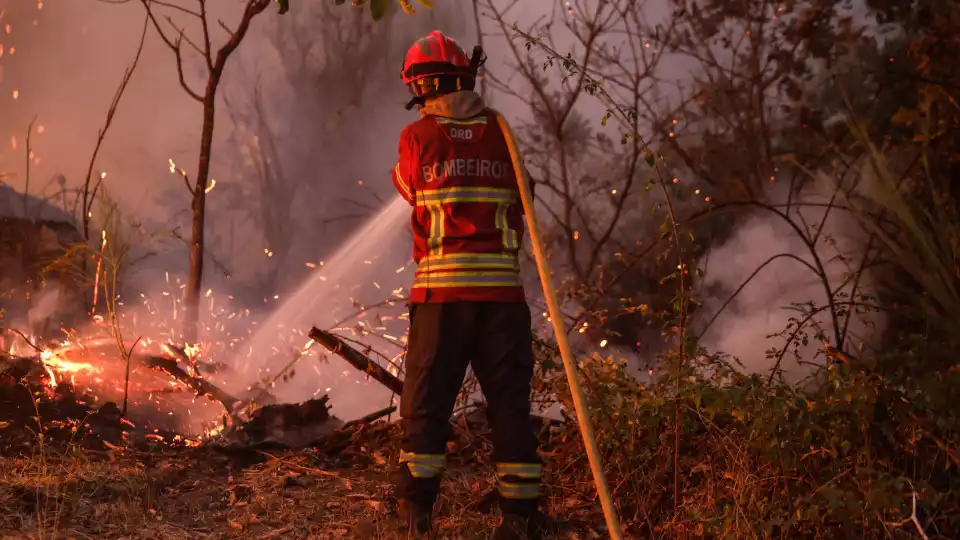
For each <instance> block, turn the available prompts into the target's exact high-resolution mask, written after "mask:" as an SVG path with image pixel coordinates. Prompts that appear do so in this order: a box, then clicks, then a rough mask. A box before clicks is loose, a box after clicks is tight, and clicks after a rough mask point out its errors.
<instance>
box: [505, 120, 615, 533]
mask: <svg viewBox="0 0 960 540" xmlns="http://www.w3.org/2000/svg"><path fill="white" fill-rule="evenodd" d="M497 122H498V123H499V124H500V129H501V130H502V131H503V136H504V138H505V139H506V141H507V148H508V149H509V150H510V161H511V162H513V169H514V171H516V174H517V185H518V187H519V188H520V201H521V202H522V203H523V212H524V215H526V217H527V227H528V228H529V229H530V243H531V244H532V245H533V255H534V258H535V259H536V261H537V271H538V272H539V273H540V283H541V284H542V286H543V296H544V297H545V298H546V300H547V310H548V311H549V313H550V320H551V322H552V323H553V331H554V333H555V334H556V336H557V346H558V347H559V348H560V357H561V358H562V359H563V368H564V371H565V372H566V374H567V382H568V383H569V384H570V393H571V395H572V397H573V407H574V409H575V411H576V414H577V422H578V423H579V424H580V433H582V434H583V443H584V446H585V447H586V450H587V459H588V460H589V461H590V470H591V471H592V473H593V481H594V483H595V484H596V486H597V495H599V496H600V506H601V507H602V508H603V516H604V518H605V519H606V521H607V529H609V531H610V538H613V539H615V540H622V539H623V532H621V530H620V519H619V517H618V516H617V509H616V508H615V507H614V505H613V497H611V495H610V489H609V488H608V487H607V478H606V476H605V475H604V473H603V462H602V460H601V457H600V449H599V448H597V439H596V437H595V436H594V434H593V422H592V421H591V420H590V414H589V411H587V404H586V398H585V397H584V395H583V389H582V388H581V387H580V376H579V374H578V373H577V365H576V363H575V359H574V357H573V351H571V350H570V343H569V342H568V341H567V332H566V329H565V328H564V327H563V314H562V313H561V312H560V301H559V300H557V291H556V290H555V289H554V287H553V279H552V278H551V275H550V274H551V272H550V266H549V263H548V262H547V256H546V252H545V251H544V248H543V240H542V239H541V237H540V227H539V225H538V223H537V215H536V212H535V209H534V205H533V194H532V193H531V192H530V184H529V183H528V179H527V175H526V172H525V171H526V169H524V168H523V166H522V165H521V163H520V152H519V151H518V150H517V145H516V143H515V142H514V139H513V131H512V130H511V129H510V126H509V125H508V124H507V121H506V119H505V118H504V117H503V116H502V115H501V114H500V113H497Z"/></svg>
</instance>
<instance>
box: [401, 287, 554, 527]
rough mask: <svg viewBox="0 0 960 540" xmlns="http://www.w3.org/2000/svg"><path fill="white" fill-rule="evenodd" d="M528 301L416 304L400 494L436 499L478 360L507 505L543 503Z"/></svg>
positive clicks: (529, 507)
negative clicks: (458, 411)
mask: <svg viewBox="0 0 960 540" xmlns="http://www.w3.org/2000/svg"><path fill="white" fill-rule="evenodd" d="M530 326H531V320H530V308H529V307H528V306H527V304H526V303H523V302H515V303H514V302H450V303H426V304H414V305H413V306H412V307H411V309H410V337H409V342H408V346H407V356H406V362H405V366H406V369H405V371H406V378H405V380H404V382H403V393H402V395H401V396H400V416H401V419H402V427H403V439H402V441H401V447H400V449H401V455H400V460H401V462H402V465H403V466H401V467H400V470H399V472H398V476H397V478H396V489H397V496H398V497H399V498H401V499H405V500H408V501H411V502H414V503H416V504H420V505H427V506H432V505H433V502H434V501H435V499H436V497H437V493H438V491H439V487H440V474H441V473H442V471H443V469H444V464H445V461H444V451H445V449H446V444H447V439H448V434H449V433H450V424H449V422H450V415H451V414H452V412H453V407H454V405H455V404H456V399H457V395H458V394H459V392H460V387H461V385H462V383H463V378H464V376H465V375H466V371H467V366H468V365H469V366H472V367H473V372H474V374H476V376H477V380H478V381H479V383H480V388H481V390H482V391H483V394H484V397H486V399H487V418H488V421H489V423H490V428H491V431H492V440H493V448H494V450H493V452H494V454H493V457H494V460H495V461H496V465H497V480H498V488H499V492H500V506H501V509H502V510H503V511H504V512H507V513H519V514H525V513H529V512H533V511H535V510H536V509H537V499H538V498H539V495H540V475H541V469H542V465H541V461H540V457H539V455H538V454H537V440H536V437H535V436H534V433H533V428H532V426H531V424H530V380H531V378H532V377H533V369H534V365H533V364H534V360H533V335H532V331H531V329H530Z"/></svg>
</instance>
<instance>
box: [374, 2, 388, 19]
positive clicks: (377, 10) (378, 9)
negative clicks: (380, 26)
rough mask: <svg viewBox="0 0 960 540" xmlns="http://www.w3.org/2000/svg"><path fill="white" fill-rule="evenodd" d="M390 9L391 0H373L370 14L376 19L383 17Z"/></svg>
mask: <svg viewBox="0 0 960 540" xmlns="http://www.w3.org/2000/svg"><path fill="white" fill-rule="evenodd" d="M388 11H390V0H372V2H371V3H370V14H371V15H373V20H375V21H379V20H380V19H382V18H383V17H384V16H385V15H386V14H387V12H388Z"/></svg>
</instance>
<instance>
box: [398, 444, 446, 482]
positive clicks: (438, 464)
mask: <svg viewBox="0 0 960 540" xmlns="http://www.w3.org/2000/svg"><path fill="white" fill-rule="evenodd" d="M400 463H405V464H406V465H407V469H409V470H410V476H412V477H414V478H435V477H437V476H440V473H442V472H443V469H445V468H446V465H447V458H446V456H444V455H443V454H416V453H414V452H404V451H403V450H401V451H400Z"/></svg>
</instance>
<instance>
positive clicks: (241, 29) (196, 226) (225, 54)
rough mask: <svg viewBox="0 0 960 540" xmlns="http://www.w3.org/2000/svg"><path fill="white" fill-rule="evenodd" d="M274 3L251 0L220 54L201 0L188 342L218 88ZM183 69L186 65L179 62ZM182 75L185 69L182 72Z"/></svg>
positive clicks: (195, 314)
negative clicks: (201, 70)
mask: <svg viewBox="0 0 960 540" xmlns="http://www.w3.org/2000/svg"><path fill="white" fill-rule="evenodd" d="M269 5H270V0H248V1H247V5H246V8H245V9H244V12H243V17H242V18H241V19H240V24H239V25H238V26H237V29H236V31H234V32H233V34H231V35H230V39H229V40H227V42H226V43H225V44H224V45H223V47H221V48H220V50H218V51H217V54H216V58H212V57H211V55H210V42H209V36H208V35H207V30H206V28H207V19H206V17H207V14H206V7H205V5H204V4H203V3H202V2H201V19H202V22H203V27H204V37H205V40H206V51H207V54H206V62H207V69H208V76H207V87H206V88H205V90H204V93H203V96H202V98H201V99H200V102H201V103H202V104H203V126H202V129H201V132H200V161H199V163H198V164H197V178H196V180H195V184H194V187H193V201H192V204H191V209H192V210H193V226H192V232H191V238H190V271H189V274H188V277H187V296H186V298H185V299H184V304H185V305H184V311H185V313H184V319H185V320H184V329H183V337H184V341H185V342H186V343H192V344H195V343H197V338H198V337H199V323H200V288H201V287H202V286H203V254H204V221H205V219H206V210H207V181H208V180H209V178H210V155H211V154H212V152H213V128H214V119H215V117H216V103H217V88H218V87H219V86H220V79H221V78H222V77H223V70H224V67H226V65H227V60H228V59H229V58H230V55H231V54H233V52H234V51H236V50H237V47H239V46H240V42H241V41H243V38H244V37H245V36H246V35H247V31H248V30H249V29H250V23H251V21H253V18H254V17H256V16H257V15H259V14H260V13H262V12H263V10H265V9H266V8H267V6H269ZM175 50H176V51H177V55H178V56H177V61H178V62H180V56H179V45H177V46H176V48H175ZM178 67H180V69H181V70H182V66H179V64H178ZM181 77H182V72H181ZM198 97H199V96H198Z"/></svg>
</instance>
